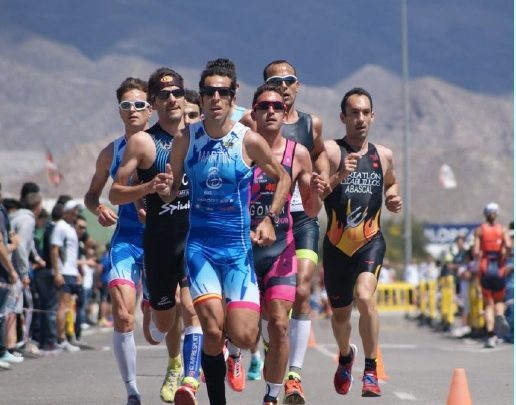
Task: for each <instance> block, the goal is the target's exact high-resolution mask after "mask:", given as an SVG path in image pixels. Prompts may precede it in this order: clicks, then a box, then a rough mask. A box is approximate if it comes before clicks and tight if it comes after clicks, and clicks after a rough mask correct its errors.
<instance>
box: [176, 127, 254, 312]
mask: <svg viewBox="0 0 516 405" xmlns="http://www.w3.org/2000/svg"><path fill="white" fill-rule="evenodd" d="M248 130H249V128H248V127H246V126H244V125H242V124H240V123H238V122H237V123H235V125H234V126H233V128H232V129H231V131H230V132H229V133H228V134H226V135H225V136H223V137H222V138H219V139H214V138H211V137H210V136H209V135H208V134H207V133H206V131H205V129H204V126H203V122H202V121H201V122H197V123H195V124H192V125H190V127H189V131H190V143H189V147H188V152H187V155H186V157H185V165H184V166H185V172H186V174H187V176H188V178H189V182H190V199H191V200H190V201H191V206H190V229H189V232H188V236H187V240H186V249H185V253H186V271H187V275H188V279H189V282H190V294H191V295H192V300H193V302H194V304H198V303H200V302H202V301H204V300H207V299H210V298H219V299H222V297H224V299H225V302H226V304H227V308H228V309H231V308H236V307H239V308H248V309H253V310H256V311H259V292H258V286H257V281H256V275H255V271H254V263H253V256H252V246H251V240H250V223H251V220H250V215H249V202H250V194H251V180H252V177H253V172H252V168H251V167H249V166H248V165H247V164H246V162H245V161H244V159H243V155H242V153H243V140H244V136H245V133H246V132H247V131H248Z"/></svg>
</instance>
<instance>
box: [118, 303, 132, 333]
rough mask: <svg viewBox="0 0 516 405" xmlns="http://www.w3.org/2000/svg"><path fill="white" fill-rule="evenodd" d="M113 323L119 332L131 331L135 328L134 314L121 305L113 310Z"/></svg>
mask: <svg viewBox="0 0 516 405" xmlns="http://www.w3.org/2000/svg"><path fill="white" fill-rule="evenodd" d="M113 323H114V327H115V330H116V331H117V332H121V333H124V332H129V331H131V330H134V315H133V314H131V313H130V312H129V311H128V310H127V309H126V308H123V307H119V308H117V309H116V310H115V311H113Z"/></svg>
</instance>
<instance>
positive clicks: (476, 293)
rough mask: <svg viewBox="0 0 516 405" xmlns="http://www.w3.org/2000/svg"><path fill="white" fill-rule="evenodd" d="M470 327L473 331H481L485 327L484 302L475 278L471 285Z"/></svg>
mask: <svg viewBox="0 0 516 405" xmlns="http://www.w3.org/2000/svg"><path fill="white" fill-rule="evenodd" d="M468 325H469V326H470V327H471V329H474V330H479V329H482V328H483V327H484V326H485V321H484V301H483V299H482V291H481V289H480V285H479V282H478V279H477V278H475V279H474V280H471V282H470V283H469V317H468Z"/></svg>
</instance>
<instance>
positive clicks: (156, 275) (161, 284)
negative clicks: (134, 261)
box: [143, 226, 185, 311]
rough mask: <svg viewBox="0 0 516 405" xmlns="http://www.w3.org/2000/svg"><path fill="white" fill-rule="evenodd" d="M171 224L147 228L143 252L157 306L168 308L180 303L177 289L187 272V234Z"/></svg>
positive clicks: (146, 273) (152, 302)
mask: <svg viewBox="0 0 516 405" xmlns="http://www.w3.org/2000/svg"><path fill="white" fill-rule="evenodd" d="M184 236H185V235H184V234H183V233H180V234H178V233H171V231H170V228H167V227H149V226H147V227H146V228H145V232H144V235H143V252H144V262H145V280H146V283H147V290H148V294H149V302H150V305H151V307H152V308H153V309H155V310H158V311H164V310H167V309H170V308H172V307H173V306H174V305H175V304H176V289H177V285H178V284H179V282H180V281H181V279H182V278H183V275H184V249H185V238H184Z"/></svg>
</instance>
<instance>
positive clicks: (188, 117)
mask: <svg viewBox="0 0 516 405" xmlns="http://www.w3.org/2000/svg"><path fill="white" fill-rule="evenodd" d="M183 118H184V121H185V125H190V124H193V123H194V122H197V121H200V120H201V97H200V96H199V93H197V92H196V91H195V90H188V89H185V108H184V110H183Z"/></svg>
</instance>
